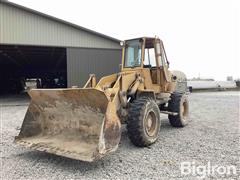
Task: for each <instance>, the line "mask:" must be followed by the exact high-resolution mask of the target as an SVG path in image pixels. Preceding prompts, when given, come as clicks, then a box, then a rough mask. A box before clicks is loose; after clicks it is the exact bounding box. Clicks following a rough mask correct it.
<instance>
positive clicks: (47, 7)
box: [11, 0, 240, 80]
mask: <svg viewBox="0 0 240 180" xmlns="http://www.w3.org/2000/svg"><path fill="white" fill-rule="evenodd" d="M11 1H12V2H15V3H17V4H20V5H23V6H26V7H29V8H32V9H35V10H38V11H40V12H43V13H45V14H49V15H52V16H55V17H57V18H60V19H64V20H66V21H69V22H72V23H74V24H78V25H80V26H83V27H86V28H89V29H92V30H95V31H97V32H100V33H103V34H106V35H109V36H112V37H115V38H118V39H121V40H124V39H128V38H134V37H140V36H153V37H154V36H155V35H156V36H159V37H160V38H161V39H162V40H163V41H164V44H165V49H166V52H167V55H168V59H169V61H170V68H171V69H172V70H173V69H177V70H182V71H184V72H185V73H186V74H187V76H188V77H189V78H192V77H198V76H199V75H200V77H203V78H215V79H216V80H225V79H226V77H227V76H233V77H234V78H239V77H240V3H239V1H238V0H146V1H141V0H118V1H116V0H85V1H80V0H66V1H64V0H34V1H33V0H11Z"/></svg>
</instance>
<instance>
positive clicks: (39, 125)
mask: <svg viewBox="0 0 240 180" xmlns="http://www.w3.org/2000/svg"><path fill="white" fill-rule="evenodd" d="M121 44H122V47H123V51H122V65H121V71H120V72H119V73H117V74H112V75H109V76H105V77H103V78H101V79H100V81H99V82H98V83H97V82H96V77H95V75H93V74H92V75H90V78H89V80H88V81H87V82H86V84H85V85H84V87H83V88H78V87H76V86H75V87H72V88H67V89H32V90H30V91H29V95H30V97H31V103H30V105H29V108H28V110H27V113H26V115H25V118H24V121H23V124H22V127H21V131H20V133H19V135H18V136H17V137H15V142H16V143H17V144H20V145H23V146H25V147H28V148H30V149H34V150H39V151H44V152H48V153H52V154H56V155H60V156H65V157H68V158H73V159H77V160H82V161H89V162H92V161H95V160H97V159H100V158H101V157H103V156H105V155H106V154H108V153H110V152H113V151H115V150H116V149H117V147H118V144H119V141H120V138H121V124H124V123H126V124H127V126H126V127H127V131H128V135H129V139H130V140H131V141H132V143H133V144H135V145H136V146H139V147H144V146H149V145H151V144H153V143H154V142H156V141H157V139H158V135H159V130H160V113H165V114H168V117H169V122H170V124H171V125H172V126H174V127H183V126H185V125H187V123H188V111H189V104H188V99H187V95H186V76H185V75H184V73H182V72H180V71H172V72H170V71H169V70H168V68H169V62H168V60H167V56H166V53H165V50H164V46H163V43H162V41H161V40H160V39H159V38H147V37H143V38H137V39H131V40H127V41H124V42H122V43H121Z"/></svg>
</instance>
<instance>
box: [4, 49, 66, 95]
mask: <svg viewBox="0 0 240 180" xmlns="http://www.w3.org/2000/svg"><path fill="white" fill-rule="evenodd" d="M34 86H35V88H36V87H37V88H66V87H67V60H66V48H59V47H39V46H18V45H0V93H1V94H3V93H20V92H22V91H24V90H26V89H28V88H31V87H34Z"/></svg>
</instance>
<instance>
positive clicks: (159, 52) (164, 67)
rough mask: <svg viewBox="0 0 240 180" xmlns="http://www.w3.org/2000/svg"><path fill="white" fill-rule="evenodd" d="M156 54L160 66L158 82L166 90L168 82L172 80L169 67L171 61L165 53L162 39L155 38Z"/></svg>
mask: <svg viewBox="0 0 240 180" xmlns="http://www.w3.org/2000/svg"><path fill="white" fill-rule="evenodd" d="M155 55H156V63H157V66H158V67H159V68H158V69H159V71H158V75H157V78H158V82H159V84H160V86H161V89H162V90H164V91H166V90H167V86H168V84H169V83H170V82H171V77H170V72H169V70H168V68H169V62H168V60H167V56H166V53H165V49H164V46H163V43H162V41H161V40H160V39H157V38H156V39H155Z"/></svg>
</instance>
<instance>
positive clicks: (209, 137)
mask: <svg viewBox="0 0 240 180" xmlns="http://www.w3.org/2000/svg"><path fill="white" fill-rule="evenodd" d="M189 99H190V106H191V110H190V111H191V112H190V121H191V122H190V124H189V125H188V126H186V127H185V128H173V127H171V126H170V125H169V123H168V119H167V116H165V115H162V116H161V117H162V126H161V131H160V139H159V140H158V142H157V143H155V144H154V145H152V146H151V147H149V148H137V147H135V146H134V145H132V144H131V142H130V141H129V139H128V137H127V133H126V129H125V127H123V134H122V139H121V143H120V146H119V148H118V150H117V151H116V152H114V153H112V154H109V155H108V156H106V157H104V158H103V159H101V160H99V161H97V162H94V163H86V162H81V161H77V160H72V159H68V158H63V157H59V156H55V155H51V154H47V153H43V152H37V151H31V150H28V149H25V148H22V147H20V146H18V145H15V144H13V139H14V136H16V135H17V134H18V133H19V128H20V127H21V123H22V121H23V118H24V114H25V112H26V110H27V105H28V103H29V99H28V98H26V97H25V98H24V97H21V96H20V97H19V96H17V97H1V98H0V104H1V109H0V110H1V114H0V119H1V179H150V178H151V179H195V178H196V177H200V176H201V174H200V176H196V175H194V174H191V175H183V174H182V175H181V171H180V165H181V162H185V161H188V162H194V163H195V164H196V165H204V166H206V165H207V163H208V162H210V163H211V165H218V166H227V165H233V166H236V167H237V168H238V174H235V175H234V174H230V175H220V174H218V173H215V174H210V175H207V176H206V178H207V179H209V178H213V179H239V165H240V160H239V157H240V151H239V140H240V139H239V137H240V131H239V129H240V126H239V100H240V94H239V92H204V93H193V94H191V95H190V96H189ZM202 177H203V176H202Z"/></svg>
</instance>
